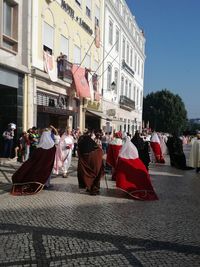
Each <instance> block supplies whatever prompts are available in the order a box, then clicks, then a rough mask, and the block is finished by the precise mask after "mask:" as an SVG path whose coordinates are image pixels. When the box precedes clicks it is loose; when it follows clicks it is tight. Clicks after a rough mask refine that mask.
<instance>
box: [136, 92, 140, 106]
mask: <svg viewBox="0 0 200 267" xmlns="http://www.w3.org/2000/svg"><path fill="white" fill-rule="evenodd" d="M136 105H137V106H138V105H139V88H138V89H137V100H136Z"/></svg>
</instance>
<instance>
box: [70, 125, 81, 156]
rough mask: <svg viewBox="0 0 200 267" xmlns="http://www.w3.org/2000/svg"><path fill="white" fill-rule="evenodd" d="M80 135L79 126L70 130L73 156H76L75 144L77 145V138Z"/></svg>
mask: <svg viewBox="0 0 200 267" xmlns="http://www.w3.org/2000/svg"><path fill="white" fill-rule="evenodd" d="M80 135H81V131H80V128H77V129H76V130H73V131H72V136H73V138H74V148H73V153H72V156H73V157H76V156H77V146H78V139H79V137H80Z"/></svg>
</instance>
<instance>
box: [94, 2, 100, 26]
mask: <svg viewBox="0 0 200 267" xmlns="http://www.w3.org/2000/svg"><path fill="white" fill-rule="evenodd" d="M99 18H100V9H99V8H98V7H97V6H96V7H95V26H99Z"/></svg>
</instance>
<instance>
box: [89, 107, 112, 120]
mask: <svg viewBox="0 0 200 267" xmlns="http://www.w3.org/2000/svg"><path fill="white" fill-rule="evenodd" d="M86 112H87V113H89V114H90V115H93V116H96V117H99V118H101V119H103V120H107V121H112V119H111V118H109V116H107V115H106V114H104V113H103V112H100V111H94V110H88V109H87V110H86ZM87 113H86V114H87ZM89 114H88V115H89Z"/></svg>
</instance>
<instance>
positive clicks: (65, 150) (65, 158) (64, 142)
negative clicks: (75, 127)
mask: <svg viewBox="0 0 200 267" xmlns="http://www.w3.org/2000/svg"><path fill="white" fill-rule="evenodd" d="M73 148H74V139H73V136H72V135H71V128H70V127H67V128H66V131H65V132H64V134H63V135H62V136H61V138H60V141H59V143H58V146H57V150H56V157H55V162H54V173H55V174H57V175H58V174H59V170H60V169H61V170H62V174H63V178H66V177H67V176H68V170H69V167H70V166H71V161H72V151H73Z"/></svg>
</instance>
